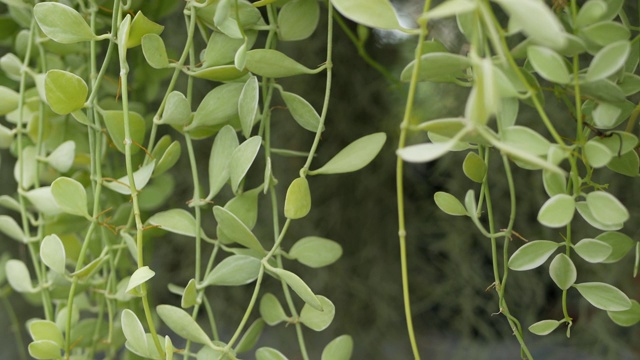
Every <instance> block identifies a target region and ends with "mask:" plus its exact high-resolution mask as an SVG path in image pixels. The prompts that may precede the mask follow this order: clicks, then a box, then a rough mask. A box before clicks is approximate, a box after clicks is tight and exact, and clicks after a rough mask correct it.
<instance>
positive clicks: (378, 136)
mask: <svg viewBox="0 0 640 360" xmlns="http://www.w3.org/2000/svg"><path fill="white" fill-rule="evenodd" d="M386 140H387V134H385V133H381V132H380V133H375V134H370V135H366V136H363V137H361V138H360V139H358V140H356V141H354V142H352V143H351V144H349V145H347V147H345V148H344V149H342V150H340V152H338V153H337V154H336V155H335V156H334V157H333V158H331V160H329V161H328V162H327V163H326V164H324V165H323V166H322V167H320V168H319V169H316V170H312V171H309V174H310V175H318V174H325V175H326V174H341V173H347V172H352V171H357V170H360V169H362V168H363V167H365V166H367V165H368V164H369V163H370V162H371V161H372V160H373V159H374V158H375V157H376V155H378V153H379V152H380V150H381V149H382V146H383V145H384V142H385V141H386Z"/></svg>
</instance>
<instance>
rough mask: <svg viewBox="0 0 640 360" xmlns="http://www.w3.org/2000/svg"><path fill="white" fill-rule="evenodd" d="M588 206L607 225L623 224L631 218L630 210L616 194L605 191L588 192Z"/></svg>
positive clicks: (595, 216) (597, 218)
mask: <svg viewBox="0 0 640 360" xmlns="http://www.w3.org/2000/svg"><path fill="white" fill-rule="evenodd" d="M587 206H588V207H589V210H590V211H591V214H593V216H594V218H595V219H596V220H598V221H599V222H601V223H603V224H605V225H614V224H622V223H624V222H625V221H627V220H629V211H628V210H627V208H626V207H625V206H624V205H623V204H622V203H621V202H620V200H618V199H616V197H615V196H613V195H611V194H609V193H607V192H604V191H592V192H590V193H589V194H587Z"/></svg>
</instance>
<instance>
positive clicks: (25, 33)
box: [0, 0, 386, 359]
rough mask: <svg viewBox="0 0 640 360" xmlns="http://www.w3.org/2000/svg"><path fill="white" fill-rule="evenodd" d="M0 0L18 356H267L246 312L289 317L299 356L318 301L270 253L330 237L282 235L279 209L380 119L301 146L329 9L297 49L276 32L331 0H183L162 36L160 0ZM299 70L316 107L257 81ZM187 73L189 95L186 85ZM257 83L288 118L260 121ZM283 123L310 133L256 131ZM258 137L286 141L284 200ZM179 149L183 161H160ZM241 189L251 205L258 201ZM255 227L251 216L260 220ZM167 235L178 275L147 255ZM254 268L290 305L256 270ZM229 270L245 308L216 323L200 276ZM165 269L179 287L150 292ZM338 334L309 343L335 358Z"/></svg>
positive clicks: (324, 256)
mask: <svg viewBox="0 0 640 360" xmlns="http://www.w3.org/2000/svg"><path fill="white" fill-rule="evenodd" d="M259 8H262V9H259ZM0 9H1V10H2V11H5V9H7V10H8V13H7V14H8V15H9V16H5V15H7V14H4V13H3V14H2V16H3V17H2V19H10V20H11V21H12V24H14V25H15V26H14V28H12V29H13V30H12V32H11V33H9V34H5V33H4V30H5V28H4V27H0V31H2V34H0V35H2V39H0V40H3V41H4V40H5V39H6V40H7V42H3V43H2V44H5V43H11V44H15V47H12V48H11V51H10V52H9V53H7V54H4V55H3V56H2V58H1V60H0V64H1V67H0V69H1V70H2V73H3V74H5V75H6V77H3V78H2V79H0V80H1V81H2V85H0V95H1V97H2V99H3V101H2V104H1V105H0V115H2V116H3V122H2V126H1V127H0V148H1V149H3V153H2V155H3V157H4V154H5V151H4V149H8V151H6V153H7V154H9V155H10V156H13V157H14V158H15V159H16V162H17V165H16V166H15V168H14V172H13V175H14V179H15V182H16V185H15V186H14V187H13V190H11V189H10V188H6V189H5V188H3V193H2V194H1V195H2V199H3V200H2V202H1V205H2V206H3V207H4V208H6V209H8V210H9V211H12V212H14V213H15V214H14V215H17V217H15V218H14V216H9V215H0V232H1V233H2V234H3V236H6V237H8V238H12V239H14V240H16V241H17V242H18V243H20V244H21V246H23V247H24V251H26V252H28V253H29V255H30V257H29V259H30V260H29V261H30V263H29V264H27V262H25V261H26V260H25V261H23V260H17V259H9V256H8V254H7V255H3V257H2V259H3V260H2V263H1V265H2V273H1V275H2V277H1V278H0V287H2V289H7V291H5V290H3V291H2V293H1V295H0V296H2V297H5V296H6V294H9V293H11V292H12V291H15V292H17V293H18V294H17V295H14V296H24V297H25V298H27V299H28V300H29V301H30V302H34V303H39V304H40V305H41V306H42V309H43V317H44V319H42V320H32V321H29V322H28V325H29V326H28V329H29V333H30V335H31V342H30V343H29V344H28V345H25V344H19V346H21V347H23V348H24V349H25V350H28V353H29V354H30V355H31V356H32V357H34V358H37V359H54V358H55V359H57V358H65V359H70V358H73V359H93V358H109V359H110V358H115V357H119V356H120V355H121V354H124V355H123V356H124V357H125V358H133V357H140V358H148V359H174V358H177V357H182V356H183V355H182V354H184V356H185V358H186V357H190V356H191V357H195V358H197V359H211V358H225V359H236V358H237V357H236V356H237V355H236V354H238V353H247V352H254V353H255V356H256V358H258V359H286V356H285V355H284V354H283V353H282V352H280V351H279V350H276V349H274V348H271V347H262V348H259V349H255V347H256V344H257V343H258V340H259V339H260V337H261V334H262V333H263V332H264V331H266V330H268V329H265V328H266V326H265V325H269V326H270V327H271V326H282V327H284V325H289V324H292V325H293V327H295V335H293V336H295V337H296V338H297V342H298V344H299V350H298V351H299V353H300V354H301V356H302V358H304V359H308V358H309V354H308V352H307V349H306V346H305V339H304V336H303V334H304V333H305V332H307V331H308V330H304V331H303V329H305V328H308V329H311V330H313V331H322V330H325V329H326V328H328V327H329V326H330V325H331V324H332V323H333V320H334V317H335V313H336V309H335V306H334V304H333V302H332V301H331V300H329V298H328V297H325V296H320V295H316V294H315V292H314V291H313V290H312V287H311V286H309V284H307V283H306V282H305V281H304V280H303V279H302V278H301V277H300V276H299V275H298V274H296V272H295V270H294V269H295V267H294V268H292V269H288V267H289V264H290V263H292V262H293V261H297V262H299V263H302V264H304V265H307V266H308V267H310V268H313V269H318V268H322V267H326V266H329V265H331V264H333V263H334V262H336V261H337V260H338V259H339V258H340V257H341V255H342V247H341V245H340V244H339V243H338V242H336V241H333V240H329V239H326V238H323V237H320V236H321V235H322V234H317V235H315V234H311V235H309V236H306V237H304V238H302V239H300V240H298V241H297V242H295V243H288V241H289V237H290V236H289V232H290V228H293V227H294V226H295V225H293V222H292V221H291V220H292V219H302V218H304V217H305V216H307V215H308V214H309V213H310V212H311V211H313V207H312V206H311V205H312V201H311V193H312V189H311V188H312V186H322V185H321V184H322V180H319V181H318V183H310V182H309V181H308V177H309V176H310V175H315V174H339V173H346V172H353V171H356V170H359V169H361V168H363V167H364V166H366V165H367V164H369V163H370V162H371V161H372V160H373V159H374V158H375V157H376V155H377V154H378V153H379V152H380V150H381V148H382V145H383V144H384V142H385V139H386V135H385V134H383V133H376V134H373V135H369V136H365V137H363V138H361V139H358V140H355V141H354V142H353V143H352V144H351V145H349V146H347V147H345V149H343V150H342V151H340V152H338V154H337V155H336V156H335V157H334V158H333V159H332V160H330V161H329V162H328V163H326V164H324V166H321V164H317V162H315V158H316V152H317V151H318V149H320V148H321V145H322V144H321V141H320V140H321V137H320V134H321V133H322V131H323V130H324V129H325V121H326V118H327V112H328V108H329V99H330V93H331V90H332V88H331V82H332V78H333V76H334V75H333V72H332V47H333V42H332V36H333V34H332V31H333V20H331V21H329V22H328V23H327V24H328V27H327V32H328V33H329V35H330V36H329V37H328V38H327V42H326V46H327V52H326V56H325V59H324V61H323V64H322V65H321V66H319V67H317V68H315V67H307V66H306V65H303V62H302V61H300V60H297V59H295V58H294V57H292V56H290V55H288V54H287V53H286V47H282V48H281V47H280V45H279V44H280V43H281V42H293V41H301V40H305V39H308V38H310V37H311V36H312V35H313V34H314V33H315V32H316V30H317V28H318V26H319V24H320V18H321V16H327V18H328V19H332V18H333V6H332V5H331V4H329V3H326V4H324V5H323V4H322V3H320V2H317V1H315V0H291V1H284V2H268V1H267V2H254V3H252V2H249V1H246V0H237V1H235V0H222V1H215V2H212V1H207V2H205V1H195V0H194V1H187V2H184V3H183V9H182V10H183V12H184V14H185V17H184V22H185V24H184V25H186V29H187V30H186V31H185V30H178V31H183V35H185V36H184V40H183V41H182V42H181V43H179V44H176V42H175V41H170V40H173V39H175V38H174V37H171V38H169V37H167V36H166V32H167V30H169V31H176V29H180V26H175V24H173V23H174V22H176V21H174V19H175V18H176V17H175V16H174V17H172V18H163V15H166V14H168V13H170V12H171V11H172V10H173V9H177V3H174V2H171V1H162V2H157V4H156V3H154V4H153V5H149V4H147V3H146V2H139V1H134V2H129V1H115V2H110V3H109V2H104V1H97V0H90V1H88V2H82V1H67V2H65V3H64V4H62V3H58V2H54V1H48V2H39V3H37V4H36V5H32V4H31V3H28V2H23V1H2V4H1V5H0ZM165 26H166V28H165ZM9 40H10V41H9ZM102 40H107V41H102ZM176 56H177V58H176ZM316 74H322V75H321V76H319V78H323V79H326V80H325V81H326V87H325V90H324V91H325V92H326V96H325V100H324V101H323V102H322V104H321V107H320V108H321V109H322V111H316V109H315V108H314V106H312V105H311V103H312V102H311V101H309V100H308V99H306V97H308V95H307V94H303V93H301V92H298V91H296V93H294V92H293V91H292V90H290V89H287V86H288V85H287V86H283V85H282V84H280V83H276V79H279V78H284V77H299V76H301V75H303V76H305V77H306V79H308V78H309V77H310V76H314V75H316ZM300 78H301V77H300ZM178 80H180V81H178ZM283 84H284V83H283ZM204 88H207V90H206V91H205V92H204V94H203V95H204V96H203V97H199V96H198V95H195V94H196V93H197V92H198V91H200V89H204ZM275 92H279V93H280V94H281V95H282V99H283V100H284V105H285V106H286V107H287V108H288V110H289V112H290V113H291V116H292V117H293V120H294V121H291V122H288V123H284V124H280V123H279V122H276V121H273V122H272V121H271V118H272V111H274V109H277V108H278V107H279V105H280V104H278V103H277V100H279V99H276V98H274V96H273V95H274V93H275ZM5 120H6V122H5ZM292 126H295V129H296V130H297V131H298V133H299V134H300V139H303V137H302V136H303V135H306V134H308V133H309V132H311V133H312V134H313V137H312V138H311V139H310V140H309V142H308V143H304V142H303V141H297V139H296V141H291V143H290V144H289V143H287V144H283V145H282V146H284V147H285V148H278V149H276V148H274V147H273V146H272V144H273V142H274V134H278V133H279V132H281V131H282V130H283V129H288V128H290V127H292ZM193 140H200V142H199V143H198V145H197V146H196V145H195V144H194V141H193ZM287 147H289V148H287ZM201 148H206V149H207V151H208V153H209V154H210V155H209V157H208V161H206V160H205V161H204V163H202V157H201V156H197V154H196V149H201ZM276 154H284V155H291V154H294V155H295V156H299V155H300V154H304V157H305V158H306V162H305V163H304V165H302V166H301V167H300V169H299V171H298V176H297V177H296V178H295V179H289V181H291V186H290V187H289V189H288V191H287V194H286V197H285V198H284V201H282V200H283V199H279V198H280V197H281V196H282V193H283V191H284V190H285V189H286V187H285V188H283V187H282V186H283V185H278V183H279V181H278V180H279V177H281V176H282V177H284V176H287V175H281V174H280V173H279V172H276V171H274V168H276V166H275V165H277V168H278V169H279V168H280V162H282V164H286V158H285V160H283V159H282V158H281V157H277V156H276ZM181 163H184V164H188V165H189V167H190V169H191V171H190V172H187V173H186V174H180V173H178V172H179V170H177V169H176V168H180V167H181V165H180V164H181ZM1 165H2V166H3V169H4V168H5V167H6V165H5V164H4V163H3V164H1ZM312 167H313V168H317V170H315V171H311V170H310V168H312ZM185 175H187V176H185ZM189 179H190V180H189ZM203 179H204V181H202V180H203ZM177 181H180V182H187V183H190V185H189V186H187V187H190V188H191V190H192V195H187V198H183V199H178V198H176V199H170V198H172V197H181V196H184V194H183V193H179V192H174V189H175V187H174V185H175V184H176V182H177ZM286 183H287V182H286V181H284V182H280V184H286ZM203 194H206V196H203ZM185 203H186V204H188V207H184V208H183V207H181V206H180V205H177V204H185ZM261 203H270V204H271V206H270V207H267V209H268V210H267V211H258V210H259V209H261V207H260V204H261ZM282 213H284V216H285V218H284V219H282V218H281V214H282ZM16 219H18V220H16ZM300 222H301V221H298V222H296V223H300ZM257 225H259V228H260V230H259V231H256V230H255V229H254V228H255V227H256V226H257ZM212 227H213V229H215V231H211V233H210V234H207V233H205V229H207V231H209V229H211V228H212ZM268 227H272V230H273V231H272V234H273V235H271V236H269V235H266V234H267V233H268V232H265V231H263V229H264V228H268ZM175 235H178V236H182V237H186V239H183V240H184V241H188V242H191V243H192V244H193V246H192V248H193V249H194V250H195V253H194V254H193V258H194V259H195V261H194V263H190V262H188V261H184V260H185V259H187V257H186V256H185V255H183V254H180V255H178V254H175V256H176V259H177V260H180V261H182V263H181V266H182V267H187V266H189V267H192V266H193V271H192V274H191V276H190V280H189V281H188V283H187V284H186V285H185V287H184V288H183V287H181V286H180V285H178V284H172V283H167V279H166V278H162V277H161V276H158V273H157V272H156V271H157V270H158V269H156V268H155V267H156V263H155V262H153V261H152V259H153V258H154V257H155V251H157V249H158V248H161V247H162V246H164V245H163V244H166V243H167V240H166V239H165V238H172V237H173V236H175ZM285 249H289V251H288V252H286V251H285ZM316 271H325V270H316ZM265 274H267V275H268V276H264V275H265ZM274 284H275V285H278V286H280V288H281V290H280V292H279V293H280V294H281V295H282V297H283V298H284V299H285V305H286V308H287V312H288V313H291V314H292V316H291V317H290V316H288V315H286V314H285V310H284V308H283V306H282V305H281V304H280V301H279V300H278V298H277V297H276V295H273V294H272V293H271V292H266V291H265V290H264V288H265V287H266V286H272V285H274ZM240 286H246V288H250V292H251V299H250V300H249V301H248V302H247V303H246V304H245V305H246V307H245V314H244V315H243V316H241V317H240V318H238V319H237V320H238V322H237V323H236V324H234V325H233V326H234V327H230V325H228V324H224V325H223V324H220V323H217V322H216V320H215V319H216V316H215V315H214V313H220V312H223V313H226V312H227V309H225V308H217V307H212V306H211V302H212V301H213V302H215V301H216V300H212V294H213V298H216V297H224V296H225V293H227V291H228V290H227V289H228V288H229V287H240ZM167 287H168V289H169V290H170V292H171V293H174V294H176V295H177V296H179V298H178V297H176V298H175V299H174V300H175V303H176V304H177V303H179V304H180V305H181V307H177V306H174V305H171V304H170V303H166V302H167V300H158V299H167V297H166V296H160V297H158V295H159V294H163V293H166V290H164V289H165V288H167ZM212 288H215V289H216V290H215V291H213V290H210V289H212ZM271 291H273V290H271ZM291 291H293V292H294V293H296V294H297V295H299V297H300V299H296V298H293V297H292V296H291ZM259 299H260V301H259V302H258V300H259ZM155 302H159V303H155ZM184 309H190V311H189V312H187V311H185V310H184ZM205 313H206V315H207V316H206V319H207V320H208V321H205V322H203V323H202V325H201V324H200V323H199V320H202V319H203V318H204V316H201V315H205ZM251 318H253V320H252V321H251V322H249V320H250V319H251ZM283 322H284V323H285V324H281V323H283ZM16 327H17V324H16ZM169 333H170V335H165V334H169ZM220 334H224V338H222V336H221V335H220ZM185 342H186V346H185V347H183V348H177V347H176V348H174V345H173V344H174V343H176V344H178V343H179V344H184V343H185ZM352 347H353V344H352V341H351V339H350V338H348V337H341V338H339V339H338V340H336V341H334V342H332V343H331V344H330V345H329V346H328V347H327V349H326V350H325V352H327V353H328V354H333V353H335V354H336V355H335V357H332V358H335V359H347V358H349V357H350V356H351V352H352ZM124 349H126V350H124ZM287 350H288V351H290V349H287ZM24 353H26V352H25V351H23V354H24ZM296 356H297V355H296ZM324 357H325V356H324V355H323V358H324Z"/></svg>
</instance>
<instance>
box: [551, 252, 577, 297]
mask: <svg viewBox="0 0 640 360" xmlns="http://www.w3.org/2000/svg"><path fill="white" fill-rule="evenodd" d="M549 275H550V276H551V279H552V280H553V282H555V283H556V285H558V287H559V288H560V289H562V290H567V289H568V288H570V287H571V285H573V284H574V283H575V282H576V278H577V277H578V272H577V270H576V266H575V265H574V264H573V261H571V259H570V258H569V257H568V256H567V255H565V254H558V255H556V257H555V258H554V259H553V260H552V261H551V264H550V265H549Z"/></svg>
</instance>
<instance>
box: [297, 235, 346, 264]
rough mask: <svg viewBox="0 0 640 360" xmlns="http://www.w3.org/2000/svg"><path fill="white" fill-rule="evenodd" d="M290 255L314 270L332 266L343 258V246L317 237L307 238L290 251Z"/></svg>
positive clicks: (298, 242)
mask: <svg viewBox="0 0 640 360" xmlns="http://www.w3.org/2000/svg"><path fill="white" fill-rule="evenodd" d="M289 255H290V256H291V257H293V258H294V259H296V260H297V261H299V262H300V263H302V264H305V265H307V266H309V267H312V268H320V267H323V266H327V265H331V264H333V263H334V262H336V261H337V260H338V259H339V258H340V256H342V246H340V244H338V243H337V242H335V241H333V240H329V239H325V238H321V237H317V236H307V237H304V238H302V239H300V240H298V241H296V243H295V244H293V246H292V247H291V249H290V250H289Z"/></svg>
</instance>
